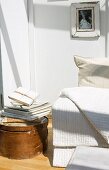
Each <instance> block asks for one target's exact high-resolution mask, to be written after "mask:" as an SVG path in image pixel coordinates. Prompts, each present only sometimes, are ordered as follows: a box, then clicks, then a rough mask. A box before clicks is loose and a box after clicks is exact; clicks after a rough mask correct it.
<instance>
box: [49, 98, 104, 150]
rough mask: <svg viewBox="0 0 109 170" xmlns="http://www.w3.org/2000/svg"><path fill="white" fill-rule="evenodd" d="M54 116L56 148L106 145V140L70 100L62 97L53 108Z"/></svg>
mask: <svg viewBox="0 0 109 170" xmlns="http://www.w3.org/2000/svg"><path fill="white" fill-rule="evenodd" d="M52 114H53V145H54V146H57V147H74V146H77V145H88V146H98V145H99V146H104V145H106V143H105V141H104V139H103V138H102V137H101V136H100V135H99V134H98V133H97V131H96V130H95V129H94V128H93V127H92V126H91V125H90V123H89V122H88V121H87V120H86V118H85V117H84V116H83V115H82V114H81V113H80V112H79V110H78V108H77V107H76V106H75V104H74V103H73V102H72V101H71V100H69V99H68V98H64V97H60V98H59V99H58V100H57V101H56V102H55V104H54V106H53V110H52Z"/></svg>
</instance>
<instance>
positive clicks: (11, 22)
mask: <svg viewBox="0 0 109 170" xmlns="http://www.w3.org/2000/svg"><path fill="white" fill-rule="evenodd" d="M26 5H27V3H26V0H10V1H9V0H1V8H0V22H1V54H2V69H3V70H2V72H3V91H4V100H5V104H8V103H9V100H8V98H7V96H8V94H9V93H11V92H12V91H13V90H15V89H16V88H17V87H19V86H23V87H26V88H30V66H29V41H28V19H27V11H26Z"/></svg>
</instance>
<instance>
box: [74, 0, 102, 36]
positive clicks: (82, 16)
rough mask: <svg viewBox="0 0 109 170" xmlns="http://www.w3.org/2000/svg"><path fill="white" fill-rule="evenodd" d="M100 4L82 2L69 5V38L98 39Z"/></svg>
mask: <svg viewBox="0 0 109 170" xmlns="http://www.w3.org/2000/svg"><path fill="white" fill-rule="evenodd" d="M99 11H100V2H99V1H97V2H83V3H72V4H71V36H72V37H73V38H79V37H99V36H100V26H99V24H100V21H99Z"/></svg>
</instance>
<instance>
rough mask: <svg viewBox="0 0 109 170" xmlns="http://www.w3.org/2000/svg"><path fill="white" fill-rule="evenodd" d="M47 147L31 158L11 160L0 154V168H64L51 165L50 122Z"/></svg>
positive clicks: (50, 169) (23, 169)
mask: <svg viewBox="0 0 109 170" xmlns="http://www.w3.org/2000/svg"><path fill="white" fill-rule="evenodd" d="M48 130H49V133H48V149H47V151H46V153H44V154H40V155H39V156H36V157H34V158H32V159H22V160H12V159H8V158H5V157H2V156H0V170H65V168H56V167H52V160H53V147H52V122H51V120H50V121H49V125H48Z"/></svg>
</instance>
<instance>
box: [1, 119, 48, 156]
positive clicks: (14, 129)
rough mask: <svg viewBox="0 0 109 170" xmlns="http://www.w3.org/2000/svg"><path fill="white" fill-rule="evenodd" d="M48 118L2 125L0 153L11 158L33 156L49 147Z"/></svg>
mask: <svg viewBox="0 0 109 170" xmlns="http://www.w3.org/2000/svg"><path fill="white" fill-rule="evenodd" d="M47 125H48V119H47V118H46V117H44V118H43V119H42V120H41V122H32V123H29V122H28V123H4V124H1V125H0V154H1V155H2V156H4V157H8V158H11V159H26V158H32V157H34V156H35V155H38V154H40V153H41V152H43V151H45V150H46V149H47V136H48V129H47Z"/></svg>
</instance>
